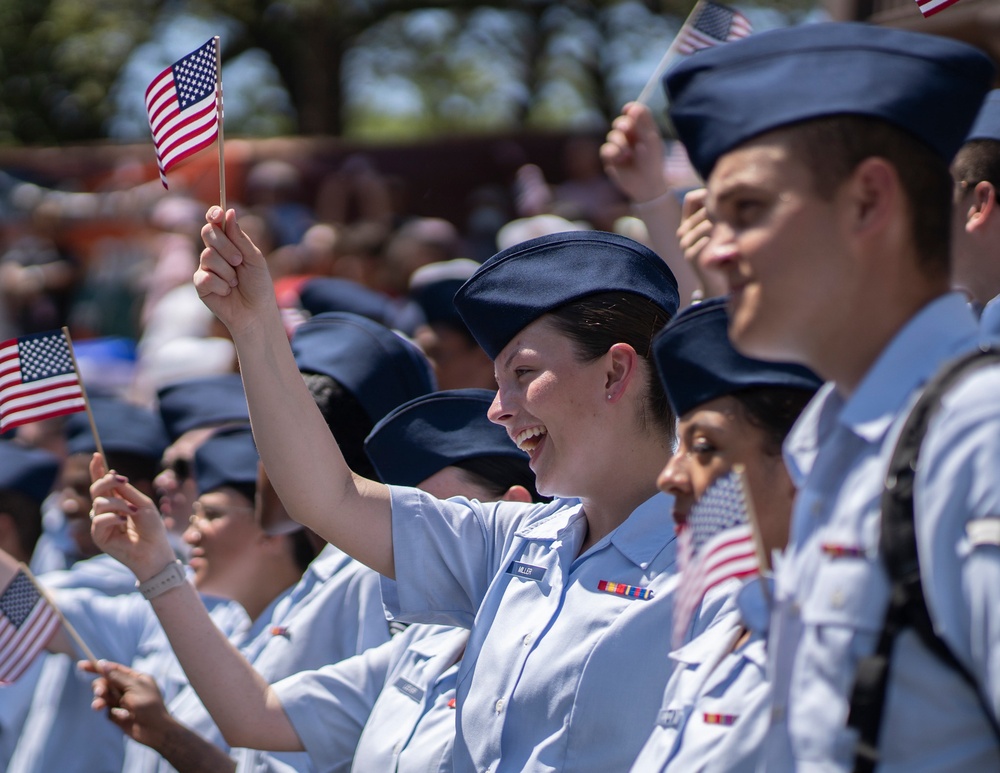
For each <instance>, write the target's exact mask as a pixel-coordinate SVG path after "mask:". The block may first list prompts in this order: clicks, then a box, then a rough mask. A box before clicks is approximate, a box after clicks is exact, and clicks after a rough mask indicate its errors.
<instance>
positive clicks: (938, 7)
mask: <svg viewBox="0 0 1000 773" xmlns="http://www.w3.org/2000/svg"><path fill="white" fill-rule="evenodd" d="M957 2H958V0H917V7H918V8H919V9H920V13H922V14H923V15H924V17H925V18H926V17H927V16H933V15H934V14H936V13H938V12H939V11H943V10H944V9H945V8H948V7H949V6H952V5H954V4H955V3H957Z"/></svg>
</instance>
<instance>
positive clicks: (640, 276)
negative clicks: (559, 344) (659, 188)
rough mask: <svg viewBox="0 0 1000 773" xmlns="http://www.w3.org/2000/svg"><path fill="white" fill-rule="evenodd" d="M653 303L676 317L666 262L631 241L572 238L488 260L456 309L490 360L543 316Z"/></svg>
mask: <svg viewBox="0 0 1000 773" xmlns="http://www.w3.org/2000/svg"><path fill="white" fill-rule="evenodd" d="M612 291H623V292H629V293H634V294H635V295H639V296H641V297H643V298H647V299H649V300H650V301H652V302H653V303H655V304H657V305H658V306H660V308H662V309H663V310H664V311H665V312H666V313H667V314H668V315H669V316H671V317H672V316H673V315H674V314H675V313H676V312H677V305H678V295H677V280H676V279H675V278H674V275H673V273H672V272H671V271H670V269H669V268H667V265H666V264H665V263H664V262H663V261H662V260H661V259H660V257H659V256H658V255H657V254H656V253H655V252H653V251H652V250H650V249H649V248H648V247H646V246H644V245H642V244H640V243H639V242H636V241H633V240H632V239H629V238H628V237H625V236H619V235H618V234H613V233H606V232H604V231H567V232H563V233H556V234H550V235H548V236H540V237H538V238H537V239H529V240H528V241H526V242H521V243H520V244H516V245H514V246H513V247H508V248H507V249H506V250H502V251H501V252H498V253H497V254H496V255H494V256H493V257H492V258H490V259H489V260H487V261H486V262H485V263H483V265H482V266H481V267H480V268H479V270H478V271H476V273H475V274H473V275H472V277H471V278H470V279H469V280H468V281H467V282H466V283H465V284H464V285H462V287H461V289H460V290H459V291H458V294H457V295H455V305H456V306H457V307H458V311H459V313H460V314H461V315H462V319H464V320H465V324H466V325H467V326H468V327H469V330H470V331H471V332H472V335H473V336H474V337H475V339H476V341H478V342H479V345H480V346H481V347H483V350H484V351H485V352H486V354H488V355H489V357H490V359H492V360H495V359H496V358H497V355H498V354H500V351H501V350H502V349H503V348H504V347H505V346H506V345H507V344H508V343H510V341H511V339H513V338H514V336H516V335H517V334H518V333H519V332H520V331H521V330H523V329H524V328H525V327H527V326H528V325H530V324H531V323H532V322H534V321H535V320H536V319H538V318H539V317H541V316H542V315H543V314H545V313H547V312H549V311H552V310H554V309H556V308H558V307H559V306H564V305H565V304H567V303H570V302H571V301H576V300H580V299H581V298H585V297H587V296H588V295H595V294H597V293H603V292H612Z"/></svg>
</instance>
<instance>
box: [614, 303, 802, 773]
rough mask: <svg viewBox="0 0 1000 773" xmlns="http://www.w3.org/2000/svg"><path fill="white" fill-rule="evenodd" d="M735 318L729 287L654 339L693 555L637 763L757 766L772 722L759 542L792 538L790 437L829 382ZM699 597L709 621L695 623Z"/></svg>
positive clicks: (674, 767) (668, 486)
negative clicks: (761, 349)
mask: <svg viewBox="0 0 1000 773" xmlns="http://www.w3.org/2000/svg"><path fill="white" fill-rule="evenodd" d="M727 324H728V316H727V314H726V301H725V299H716V300H711V301H706V302H704V303H702V304H700V305H697V306H693V307H691V308H689V309H686V310H685V311H684V312H683V313H681V314H680V315H679V316H678V317H677V318H676V319H675V320H674V321H673V322H671V323H670V324H669V325H667V327H666V328H665V329H664V330H663V332H662V333H660V335H659V336H657V338H656V340H655V341H654V344H653V356H654V357H655V359H656V365H657V369H658V370H659V372H660V377H661V379H662V380H663V383H664V386H665V387H666V391H667V397H668V398H669V399H670V404H671V407H672V408H673V409H674V411H675V412H676V414H677V416H678V443H677V450H676V451H675V452H674V455H673V456H672V457H671V458H670V461H669V462H668V463H667V466H666V467H664V469H663V472H662V473H661V474H660V478H659V481H658V483H659V486H660V488H661V489H662V490H663V491H664V492H666V493H668V494H672V495H673V497H674V503H675V505H674V519H675V520H676V522H677V524H678V530H679V531H680V532H681V534H682V539H681V545H682V547H681V548H680V549H679V552H680V553H681V565H682V569H681V574H680V582H679V587H678V592H677V600H676V602H675V612H674V626H675V627H674V642H675V646H676V649H675V650H674V651H673V652H671V654H670V658H671V660H672V661H673V662H674V663H676V666H675V668H674V671H673V674H672V675H671V677H670V681H669V683H668V684H667V689H666V692H665V694H664V700H663V708H662V709H661V710H660V713H659V715H658V717H657V721H656V726H655V728H654V730H653V733H652V735H651V736H650V738H649V740H648V741H647V743H646V746H645V747H643V750H642V752H641V753H640V755H639V757H638V759H637V760H636V762H635V764H634V766H633V770H635V771H643V772H644V773H645V772H646V771H677V772H678V773H680V772H681V771H692V770H699V771H703V770H726V771H753V770H755V768H756V763H757V761H758V751H759V749H760V745H761V743H762V742H763V739H764V734H765V732H766V730H767V721H768V718H769V711H768V709H769V702H768V699H769V696H770V685H769V683H768V681H767V679H766V676H765V663H766V652H765V641H766V635H767V621H768V614H769V609H768V606H767V603H766V601H767V599H768V598H769V591H768V589H767V588H764V587H762V584H763V583H769V582H770V579H769V574H770V572H769V569H770V566H765V567H760V566H759V565H758V559H759V556H758V552H759V554H760V555H763V556H764V558H765V560H768V559H769V557H770V555H771V553H772V552H773V551H780V550H781V549H783V548H784V546H785V544H786V542H787V541H788V528H789V521H790V518H791V510H792V501H793V499H794V497H795V487H794V485H793V483H792V481H791V478H790V477H789V475H788V471H787V469H786V468H785V464H784V460H783V459H782V455H781V447H782V442H783V441H784V439H785V436H786V435H787V434H788V432H789V430H790V429H791V427H792V425H793V424H794V422H795V421H796V419H797V418H798V416H799V414H800V413H801V411H802V409H803V408H804V407H805V405H806V403H807V402H808V401H809V400H810V399H811V398H812V396H813V395H814V394H815V392H816V390H817V389H818V388H819V386H820V383H821V382H820V380H819V378H817V377H816V376H815V375H814V374H813V373H811V372H810V371H808V370H806V369H805V368H803V367H801V366H798V365H790V364H784V363H775V362H762V361H760V360H752V359H749V358H747V357H744V356H743V355H741V354H739V353H738V352H736V350H735V349H733V347H732V344H730V342H729V338H728V336H727V330H726V328H727ZM734 468H741V469H740V470H739V471H734ZM741 477H742V480H741V479H740V478H741ZM744 481H745V482H744ZM744 486H745V489H744ZM747 494H748V495H749V500H750V502H749V505H745V504H744V502H745V500H744V497H745V496H746V495H747ZM751 512H752V513H753V514H754V516H755V517H754V523H752V524H751V523H749V520H750V518H751V515H750V513H751ZM754 531H756V533H757V534H758V535H759V536H758V537H757V538H754V537H753V532H754ZM755 539H758V540H759V545H760V549H759V551H758V550H755V549H754V540H755ZM716 551H718V552H716ZM761 571H762V572H763V574H764V575H765V576H764V577H761V576H760V572H761ZM768 588H769V586H768ZM698 607H700V610H701V615H702V618H703V626H704V630H703V631H702V632H701V633H700V634H699V635H697V636H694V637H688V636H685V633H686V629H687V623H688V621H689V620H690V618H691V617H692V615H693V613H694V612H695V611H696V609H697V608H698Z"/></svg>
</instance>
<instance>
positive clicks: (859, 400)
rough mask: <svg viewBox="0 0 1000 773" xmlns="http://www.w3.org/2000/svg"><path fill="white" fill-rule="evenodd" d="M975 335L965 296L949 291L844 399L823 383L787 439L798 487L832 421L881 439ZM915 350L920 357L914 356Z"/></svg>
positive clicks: (873, 440) (907, 329) (898, 338)
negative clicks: (910, 401) (918, 391)
mask: <svg viewBox="0 0 1000 773" xmlns="http://www.w3.org/2000/svg"><path fill="white" fill-rule="evenodd" d="M976 336H977V325H976V319H975V316H974V315H973V314H972V312H971V310H970V309H969V306H968V304H967V303H966V302H965V299H964V298H963V297H962V296H961V295H960V294H959V293H948V294H946V295H942V296H941V297H939V298H936V299H935V300H933V301H931V302H930V303H928V304H927V305H926V306H924V308H923V309H921V310H920V311H919V312H917V314H916V315H914V316H913V317H912V318H911V319H910V320H909V322H907V323H906V325H905V326H904V327H903V328H902V330H900V331H899V332H898V333H897V334H896V336H895V337H894V338H893V339H892V341H890V342H889V344H888V346H886V347H885V349H883V350H882V352H881V354H879V356H878V359H877V360H876V361H875V364H874V365H872V367H871V368H870V369H869V370H868V372H867V373H866V374H865V376H864V378H863V379H862V380H861V383H860V384H859V385H858V388H857V389H856V390H855V391H854V393H853V394H852V395H851V396H850V397H849V398H848V399H847V400H844V399H843V398H842V397H841V396H840V395H839V394H838V393H837V392H836V390H835V389H834V385H833V384H829V383H828V384H825V385H824V386H823V388H822V389H820V391H819V392H818V393H817V395H816V397H815V398H814V399H813V400H812V401H811V402H810V404H809V406H808V407H807V408H806V410H805V411H804V412H803V414H802V416H801V417H800V418H799V421H798V422H796V424H795V427H794V428H793V429H792V432H791V433H790V434H789V436H788V439H787V441H786V443H785V458H786V461H787V462H788V467H789V470H790V472H791V474H792V478H793V481H794V482H795V483H796V485H799V484H800V483H801V481H802V478H804V477H805V475H806V474H808V472H809V470H810V468H811V467H812V462H813V460H814V459H815V456H816V452H817V450H818V448H819V446H820V443H821V442H822V440H823V439H824V438H826V437H827V436H828V435H829V434H830V432H831V431H832V430H833V428H834V425H835V424H836V423H839V424H841V425H843V426H844V427H846V428H847V429H848V430H850V431H851V432H853V433H854V434H855V435H857V436H858V437H860V438H861V439H863V440H865V441H866V442H868V443H877V442H879V441H880V440H881V439H882V438H883V437H884V436H885V433H886V432H887V431H888V430H889V427H890V426H891V425H892V422H893V420H894V419H895V418H896V416H897V415H898V414H899V412H900V411H901V410H902V409H903V407H904V406H905V405H906V402H907V400H908V399H909V398H910V396H911V395H912V393H913V391H914V390H915V389H916V388H917V387H919V386H920V385H921V384H923V383H924V382H925V381H927V379H929V378H930V377H931V376H932V375H933V374H934V372H935V371H936V370H937V368H938V367H939V366H940V364H941V363H942V362H943V361H945V360H947V359H949V358H951V357H953V356H955V355H956V354H958V353H960V352H961V351H964V350H965V349H968V348H970V347H971V346H974V345H975V343H976ZM917 352H919V353H920V356H915V353H917Z"/></svg>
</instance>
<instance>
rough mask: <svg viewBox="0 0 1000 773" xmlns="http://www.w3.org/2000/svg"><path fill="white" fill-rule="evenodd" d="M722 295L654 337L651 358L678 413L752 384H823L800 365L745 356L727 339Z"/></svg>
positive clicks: (798, 386) (796, 386)
mask: <svg viewBox="0 0 1000 773" xmlns="http://www.w3.org/2000/svg"><path fill="white" fill-rule="evenodd" d="M728 327H729V315H728V314H727V313H726V300H725V298H713V299H711V300H708V301H705V302H704V303H699V304H698V305H697V306H690V307H688V308H687V309H685V310H684V311H682V312H681V313H680V314H678V315H677V317H676V318H675V319H674V320H672V321H671V322H670V323H668V324H667V326H666V327H665V328H664V329H663V330H661V331H660V332H659V333H658V334H657V336H656V338H654V339H653V360H654V361H655V362H656V369H657V371H658V372H659V374H660V380H661V381H662V382H663V386H664V389H665V391H666V393H667V399H668V400H669V401H670V407H671V408H673V410H674V413H675V414H676V415H677V416H683V415H684V414H685V413H687V412H688V411H690V410H692V409H693V408H697V407H698V406H699V405H702V404H704V403H707V402H708V401H710V400H714V399H716V398H717V397H724V396H726V395H731V394H733V393H734V392H739V391H740V390H743V389H749V388H750V387H786V388H791V389H805V390H809V391H815V390H817V389H819V387H820V385H821V384H822V383H823V382H822V381H821V380H820V378H819V377H818V376H817V375H816V374H814V373H813V372H812V371H811V370H809V369H807V368H804V367H802V366H801V365H793V364H790V363H781V362H764V361H763V360H753V359H750V358H749V357H744V356H743V355H742V354H740V353H739V352H737V351H736V350H735V349H734V348H733V345H732V344H731V343H730V342H729V335H728Z"/></svg>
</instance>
